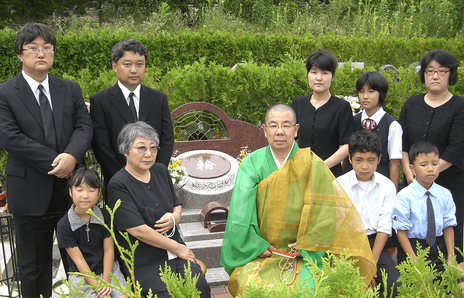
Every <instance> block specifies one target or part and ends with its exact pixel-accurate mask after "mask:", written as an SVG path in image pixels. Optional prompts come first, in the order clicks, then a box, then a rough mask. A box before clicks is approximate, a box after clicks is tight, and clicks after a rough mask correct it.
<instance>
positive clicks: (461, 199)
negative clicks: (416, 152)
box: [399, 50, 464, 261]
mask: <svg viewBox="0 0 464 298" xmlns="http://www.w3.org/2000/svg"><path fill="white" fill-rule="evenodd" d="M458 65H459V62H458V60H457V59H456V57H454V56H453V55H452V54H451V53H449V52H447V51H445V50H434V51H430V52H428V53H427V54H425V55H424V57H422V60H421V69H420V72H419V74H420V79H421V82H422V83H425V86H426V87H427V93H423V94H418V95H414V96H411V97H410V98H409V99H408V100H407V101H406V102H405V103H404V106H403V109H402V110H401V115H400V119H399V121H400V124H401V126H402V127H403V159H402V161H401V166H402V168H403V173H404V176H405V181H404V182H406V183H411V182H412V181H413V180H414V176H413V174H412V172H411V170H410V168H409V154H408V152H409V148H410V147H411V146H412V145H413V144H415V143H417V142H419V141H429V142H431V143H433V144H435V145H436V146H437V147H438V150H439V152H440V161H439V166H440V176H439V177H438V178H437V179H436V180H435V182H437V183H438V184H439V185H441V186H443V187H445V188H447V189H449V190H450V191H451V194H452V195H453V199H454V202H455V204H456V219H457V221H458V225H457V226H456V227H455V229H454V230H455V231H454V233H455V243H456V246H458V247H459V248H460V249H461V250H462V246H463V245H462V233H463V230H462V224H463V216H464V166H463V152H464V98H462V97H460V96H458V95H455V94H452V93H450V92H449V90H448V87H449V86H452V85H454V84H456V83H457V81H458V74H457V69H458ZM406 183H405V184H406ZM456 255H457V256H458V260H459V258H460V257H461V256H460V254H458V253H456ZM461 261H462V260H461Z"/></svg>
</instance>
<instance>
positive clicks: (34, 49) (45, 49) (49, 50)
mask: <svg viewBox="0 0 464 298" xmlns="http://www.w3.org/2000/svg"><path fill="white" fill-rule="evenodd" d="M22 50H23V51H28V52H29V53H32V54H36V53H38V52H39V51H42V52H44V54H50V53H53V52H54V51H55V50H54V49H53V47H52V46H45V47H43V48H41V49H39V48H38V47H34V46H31V47H28V48H24V49H22Z"/></svg>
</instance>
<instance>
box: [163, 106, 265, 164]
mask: <svg viewBox="0 0 464 298" xmlns="http://www.w3.org/2000/svg"><path fill="white" fill-rule="evenodd" d="M192 110H204V111H207V112H208V113H210V114H214V115H217V117H218V119H219V120H222V122H223V123H224V125H225V129H224V128H223V129H222V130H218V131H219V133H217V134H214V133H210V132H206V131H205V129H204V127H203V126H205V125H211V126H212V128H213V126H214V125H216V126H220V125H219V124H217V123H209V124H208V123H206V122H205V121H202V117H201V115H196V114H195V116H197V117H191V121H190V122H189V123H180V122H179V119H181V118H182V116H183V115H185V114H186V113H188V112H190V111H192ZM171 119H172V122H173V124H174V127H175V128H176V126H181V125H182V126H183V127H182V129H183V130H181V133H182V131H186V130H189V131H190V133H189V137H188V139H189V140H188V141H177V140H176V141H175V142H174V151H176V150H178V151H179V152H180V153H184V152H187V151H192V150H216V151H221V152H224V153H227V154H229V155H230V156H234V157H235V156H237V155H239V154H240V150H241V148H242V147H244V146H248V149H249V150H250V151H254V150H256V149H259V148H262V147H265V146H267V140H266V138H265V137H264V133H263V131H262V130H261V129H260V128H258V127H256V126H255V125H253V124H251V123H248V122H244V121H239V120H231V119H230V118H229V116H227V114H226V113H224V111H222V110H221V109H220V108H218V107H216V106H215V105H213V104H210V103H206V102H191V103H186V104H184V105H182V106H180V107H178V108H177V109H175V110H174V111H172V113H171ZM184 122H185V120H184ZM184 126H185V129H184ZM195 126H197V127H199V128H200V129H199V130H198V131H195V128H196V127H195ZM212 130H213V129H212ZM201 131H202V132H201ZM179 134H180V133H179ZM179 134H178V133H177V132H175V138H176V136H177V137H179Z"/></svg>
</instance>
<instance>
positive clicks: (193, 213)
mask: <svg viewBox="0 0 464 298" xmlns="http://www.w3.org/2000/svg"><path fill="white" fill-rule="evenodd" d="M225 213H226V212H225V211H223V210H214V211H213V212H211V214H210V215H209V216H208V220H224V219H226V215H225ZM200 220H201V209H183V210H182V217H181V221H180V222H181V223H191V222H196V221H198V222H199V221H200Z"/></svg>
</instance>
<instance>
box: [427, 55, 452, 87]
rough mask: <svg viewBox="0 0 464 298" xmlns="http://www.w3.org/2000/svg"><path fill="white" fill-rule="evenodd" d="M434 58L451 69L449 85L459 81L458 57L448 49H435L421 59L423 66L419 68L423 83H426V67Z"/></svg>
mask: <svg viewBox="0 0 464 298" xmlns="http://www.w3.org/2000/svg"><path fill="white" fill-rule="evenodd" d="M432 60H435V61H437V62H438V63H440V64H441V65H442V66H444V67H447V68H449V69H450V76H449V80H448V85H450V86H453V85H455V84H456V83H457V82H458V67H459V61H458V59H456V57H454V55H453V54H451V53H450V52H448V51H445V50H433V51H430V52H428V53H427V54H425V55H424V57H422V60H421V68H420V70H419V75H420V79H421V83H422V84H425V69H426V68H427V66H428V65H429V63H430V62H431V61H432Z"/></svg>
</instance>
